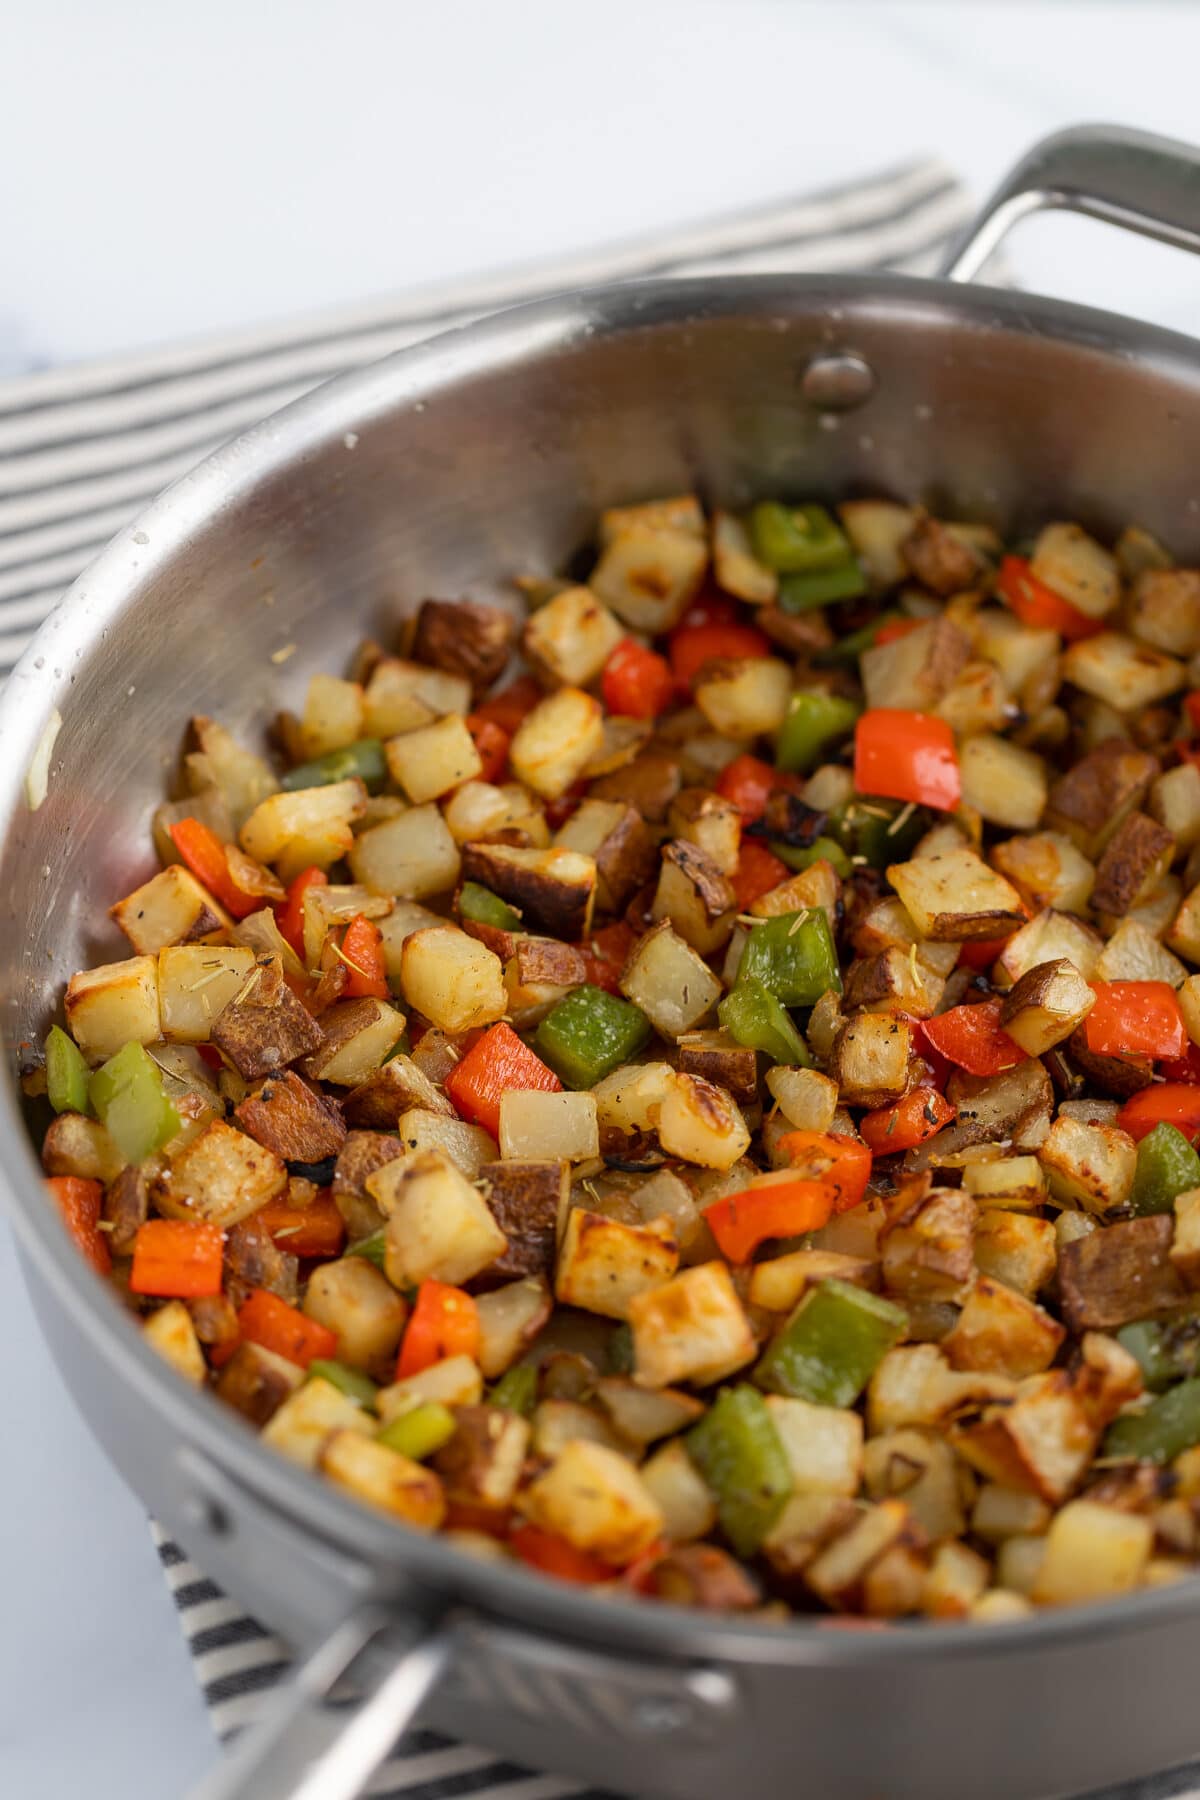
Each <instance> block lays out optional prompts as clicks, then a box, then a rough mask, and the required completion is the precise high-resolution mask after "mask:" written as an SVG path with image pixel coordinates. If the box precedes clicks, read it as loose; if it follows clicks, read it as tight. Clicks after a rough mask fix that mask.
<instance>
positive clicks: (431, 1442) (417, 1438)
mask: <svg viewBox="0 0 1200 1800" xmlns="http://www.w3.org/2000/svg"><path fill="white" fill-rule="evenodd" d="M457 1430H458V1425H457V1422H456V1420H455V1417H454V1414H453V1413H452V1412H451V1411H450V1408H449V1407H448V1406H441V1405H439V1403H438V1402H437V1401H436V1400H427V1401H425V1402H424V1404H423V1405H421V1406H414V1407H413V1409H412V1411H411V1412H406V1413H401V1414H400V1417H399V1418H398V1419H393V1420H392V1422H391V1424H390V1425H385V1426H384V1428H383V1430H382V1431H381V1432H380V1433H379V1434H378V1437H377V1439H376V1442H377V1443H380V1444H386V1446H387V1448H388V1449H389V1450H398V1451H399V1452H400V1455H401V1456H407V1457H411V1459H412V1461H413V1462H423V1461H424V1459H425V1458H426V1457H427V1456H432V1455H433V1453H434V1451H435V1450H440V1449H441V1447H442V1445H443V1444H448V1443H449V1442H450V1439H451V1438H452V1437H453V1436H454V1434H455V1432H456V1431H457Z"/></svg>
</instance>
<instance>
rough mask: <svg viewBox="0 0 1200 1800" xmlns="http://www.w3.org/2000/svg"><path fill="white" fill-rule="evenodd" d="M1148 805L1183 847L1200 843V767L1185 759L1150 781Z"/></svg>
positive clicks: (1153, 816)
mask: <svg viewBox="0 0 1200 1800" xmlns="http://www.w3.org/2000/svg"><path fill="white" fill-rule="evenodd" d="M1147 809H1148V811H1149V813H1150V816H1151V818H1154V819H1157V820H1158V822H1159V824H1160V825H1162V826H1165V828H1166V829H1167V830H1168V831H1169V832H1170V834H1171V836H1172V837H1173V838H1174V839H1175V843H1176V847H1177V848H1178V849H1180V850H1191V849H1192V848H1194V846H1195V845H1196V844H1200V769H1198V768H1197V767H1196V765H1195V763H1192V762H1183V763H1180V764H1179V765H1178V767H1177V768H1174V769H1168V770H1167V771H1166V773H1165V774H1163V775H1160V776H1158V778H1157V780H1155V781H1153V782H1151V784H1150V798H1149V800H1148V802H1147Z"/></svg>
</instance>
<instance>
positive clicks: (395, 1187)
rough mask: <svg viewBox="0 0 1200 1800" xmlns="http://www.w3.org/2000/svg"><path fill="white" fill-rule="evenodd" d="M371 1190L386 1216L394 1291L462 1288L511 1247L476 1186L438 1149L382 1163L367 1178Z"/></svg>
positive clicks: (388, 1260) (388, 1270)
mask: <svg viewBox="0 0 1200 1800" xmlns="http://www.w3.org/2000/svg"><path fill="white" fill-rule="evenodd" d="M367 1192H368V1193H369V1194H371V1195H372V1196H373V1198H374V1199H375V1200H376V1201H377V1202H378V1203H379V1205H380V1206H381V1207H382V1208H383V1210H384V1212H385V1213H386V1215H387V1227H386V1233H387V1235H386V1238H385V1269H386V1273H387V1278H388V1280H389V1281H390V1282H391V1283H392V1286H393V1287H398V1288H402V1287H415V1286H417V1285H419V1283H421V1282H422V1281H444V1282H448V1283H449V1284H450V1286H451V1287H458V1286H460V1285H461V1284H462V1283H463V1282H464V1281H469V1280H470V1279H471V1277H472V1276H473V1275H478V1274H479V1273H480V1271H481V1270H483V1269H486V1268H487V1266H488V1264H489V1263H491V1262H495V1260H496V1258H497V1257H498V1256H502V1255H503V1253H504V1251H505V1250H506V1249H507V1247H508V1239H507V1238H506V1237H505V1235H504V1233H503V1232H502V1231H501V1229H500V1227H499V1225H498V1224H497V1223H496V1220H495V1218H494V1217H493V1215H492V1212H491V1209H490V1208H489V1206H488V1204H487V1201H486V1200H485V1199H484V1197H483V1195H482V1194H481V1193H480V1192H479V1190H478V1188H476V1187H474V1186H473V1185H472V1184H471V1182H470V1181H468V1180H467V1178H466V1176H465V1175H463V1173H462V1172H461V1170H459V1169H458V1168H456V1167H455V1165H454V1163H452V1162H451V1160H450V1158H449V1157H448V1156H446V1155H444V1154H441V1153H439V1152H437V1151H432V1150H428V1151H416V1152H414V1153H412V1154H410V1155H408V1156H402V1157H398V1158H397V1159H396V1160H395V1161H394V1162H389V1163H384V1165H383V1167H382V1168H379V1169H376V1170H375V1172H374V1174H373V1175H368V1177H367Z"/></svg>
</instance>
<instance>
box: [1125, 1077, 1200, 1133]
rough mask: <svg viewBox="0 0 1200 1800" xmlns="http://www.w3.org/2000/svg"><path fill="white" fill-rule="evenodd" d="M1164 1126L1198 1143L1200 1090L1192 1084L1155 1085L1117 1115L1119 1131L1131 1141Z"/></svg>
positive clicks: (1136, 1096) (1174, 1082)
mask: <svg viewBox="0 0 1200 1800" xmlns="http://www.w3.org/2000/svg"><path fill="white" fill-rule="evenodd" d="M1163 1124H1166V1125H1174V1126H1175V1127H1176V1129H1177V1130H1179V1131H1182V1133H1183V1135H1184V1137H1186V1138H1190V1139H1191V1141H1192V1143H1195V1141H1196V1139H1197V1138H1198V1137H1200V1087H1193V1086H1192V1085H1191V1083H1190V1082H1187V1083H1185V1082H1177V1081H1162V1082H1155V1084H1154V1086H1153V1087H1147V1088H1142V1089H1141V1091H1140V1093H1137V1094H1134V1095H1132V1096H1131V1098H1130V1099H1128V1100H1127V1101H1126V1102H1125V1104H1124V1106H1123V1107H1122V1108H1121V1110H1120V1112H1119V1113H1118V1114H1117V1125H1118V1127H1119V1129H1120V1130H1122V1131H1127V1132H1128V1133H1129V1135H1130V1137H1131V1138H1138V1139H1140V1138H1144V1137H1145V1135H1146V1133H1147V1132H1148V1131H1153V1130H1154V1127H1155V1126H1156V1125H1163Z"/></svg>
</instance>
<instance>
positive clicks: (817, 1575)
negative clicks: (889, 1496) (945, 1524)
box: [804, 1500, 916, 1611]
mask: <svg viewBox="0 0 1200 1800" xmlns="http://www.w3.org/2000/svg"><path fill="white" fill-rule="evenodd" d="M915 1536H916V1528H915V1525H914V1523H913V1520H912V1518H911V1515H910V1514H909V1510H908V1508H907V1506H905V1504H904V1502H903V1500H881V1501H879V1502H878V1504H877V1505H873V1506H867V1507H864V1508H863V1509H862V1510H861V1511H860V1512H858V1513H857V1514H856V1516H855V1517H854V1520H853V1522H852V1523H851V1525H850V1526H849V1529H848V1530H846V1531H843V1532H842V1533H841V1534H840V1536H838V1537H835V1538H834V1539H833V1541H832V1543H829V1544H827V1545H826V1546H825V1547H824V1548H823V1549H821V1550H819V1551H818V1552H817V1554H816V1556H814V1557H813V1559H812V1561H811V1562H810V1563H809V1564H808V1566H807V1568H806V1569H805V1571H804V1579H805V1582H806V1583H807V1584H808V1586H809V1587H810V1588H812V1590H813V1592H814V1593H815V1594H817V1595H818V1596H819V1598H820V1599H822V1600H824V1601H825V1603H826V1605H827V1606H833V1607H838V1608H840V1609H842V1610H843V1611H850V1610H853V1609H854V1608H855V1606H856V1605H857V1603H858V1601H859V1599H860V1597H861V1594H862V1586H863V1582H864V1581H865V1579H866V1577H867V1575H868V1574H869V1572H870V1570H871V1567H872V1565H873V1564H874V1563H877V1562H878V1561H879V1560H880V1559H881V1558H882V1557H883V1556H884V1555H885V1554H886V1552H887V1551H888V1550H890V1549H892V1548H893V1547H895V1546H897V1545H900V1544H903V1543H904V1542H905V1541H906V1540H911V1539H913V1538H914V1537H915Z"/></svg>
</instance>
